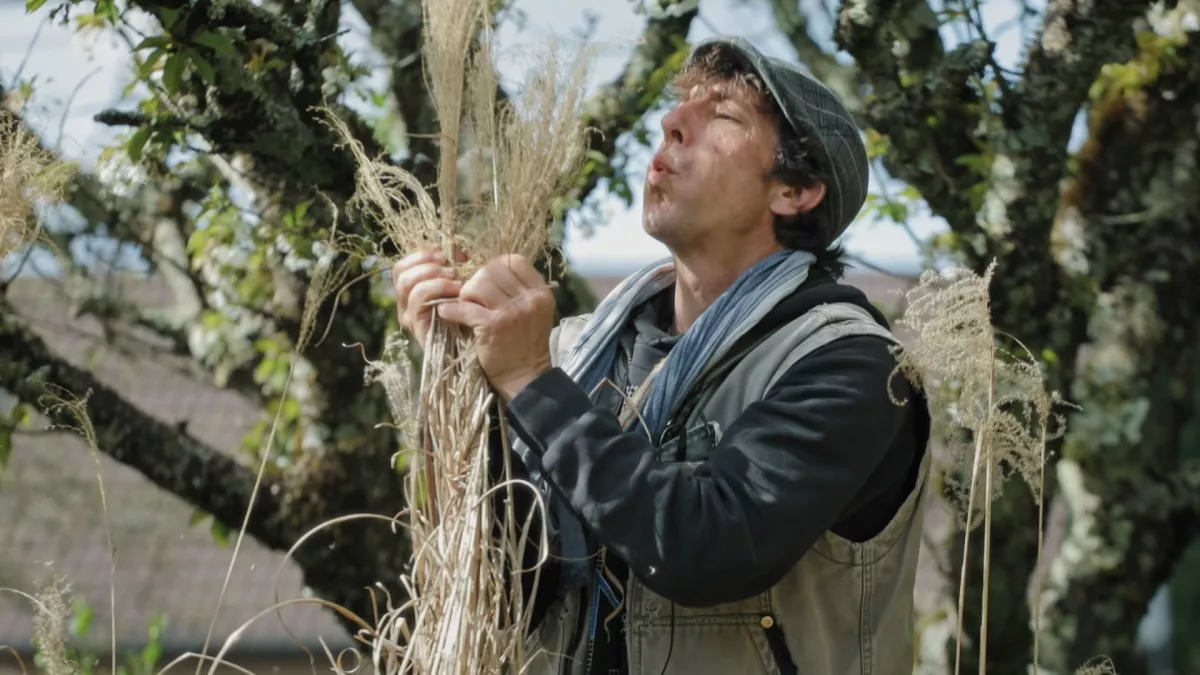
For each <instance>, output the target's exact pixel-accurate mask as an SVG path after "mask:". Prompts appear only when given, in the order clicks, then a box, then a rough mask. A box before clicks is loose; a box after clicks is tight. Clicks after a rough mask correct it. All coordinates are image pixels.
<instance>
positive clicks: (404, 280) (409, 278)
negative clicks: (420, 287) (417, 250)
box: [392, 263, 454, 307]
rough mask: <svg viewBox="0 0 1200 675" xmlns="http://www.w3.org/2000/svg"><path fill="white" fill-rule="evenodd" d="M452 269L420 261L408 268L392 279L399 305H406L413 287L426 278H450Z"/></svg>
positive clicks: (452, 275)
mask: <svg viewBox="0 0 1200 675" xmlns="http://www.w3.org/2000/svg"><path fill="white" fill-rule="evenodd" d="M452 278H454V270H453V269H451V268H449V267H442V266H441V265H439V264H437V263H422V264H419V265H417V266H415V267H411V268H408V269H406V270H404V271H403V272H401V273H400V274H398V275H396V276H395V277H394V278H393V279H392V287H393V288H394V289H395V291H396V301H397V302H398V303H400V306H401V307H407V306H408V303H409V298H410V296H411V295H412V292H413V288H414V287H416V285H417V284H419V283H421V282H422V281H425V280H427V279H452Z"/></svg>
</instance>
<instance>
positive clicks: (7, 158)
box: [0, 110, 73, 260]
mask: <svg viewBox="0 0 1200 675" xmlns="http://www.w3.org/2000/svg"><path fill="white" fill-rule="evenodd" d="M72 171H73V169H72V167H71V166H70V165H69V164H67V163H65V162H62V161H61V160H59V159H58V158H56V157H55V156H54V155H52V154H51V153H49V152H47V151H45V150H43V149H42V147H41V145H40V144H39V143H38V139H37V137H36V136H34V135H33V134H32V133H30V132H28V131H26V130H25V129H24V127H22V125H21V123H20V120H18V119H17V118H16V116H15V115H13V114H12V113H10V112H8V111H5V110H0V260H3V259H4V258H6V257H8V255H9V254H10V253H12V252H13V251H16V250H17V249H19V248H21V247H22V246H24V245H25V244H28V243H29V242H32V241H34V240H35V239H37V237H38V234H39V233H40V232H41V220H40V218H39V214H38V208H37V207H38V206H39V205H40V204H45V203H53V202H57V201H58V200H59V199H61V197H62V193H63V189H64V188H65V187H66V184H67V181H68V180H69V179H70V177H71V173H72Z"/></svg>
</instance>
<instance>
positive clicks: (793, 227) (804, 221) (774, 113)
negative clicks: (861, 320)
mask: <svg viewBox="0 0 1200 675" xmlns="http://www.w3.org/2000/svg"><path fill="white" fill-rule="evenodd" d="M714 82H733V83H735V85H737V86H739V87H744V88H745V89H746V91H748V92H750V93H751V94H752V95H753V96H754V98H755V100H756V101H757V105H758V109H759V111H760V112H762V113H763V114H765V115H766V116H767V117H769V118H771V119H772V120H774V121H775V129H776V133H777V135H778V138H779V142H778V144H777V146H776V148H775V166H774V167H773V168H772V169H771V172H770V174H769V177H771V178H778V179H779V180H781V181H783V182H784V183H785V184H787V185H790V186H792V187H795V188H799V189H804V188H809V187H812V186H814V185H816V184H818V183H824V184H826V185H828V184H829V180H830V178H829V176H830V174H829V171H828V170H827V169H826V168H825V167H824V166H822V163H821V161H820V159H819V158H818V157H817V156H816V154H815V153H814V152H813V144H812V142H811V141H810V139H808V138H807V137H804V136H801V135H799V134H797V133H796V131H795V130H794V129H793V128H792V125H791V124H789V123H788V122H787V120H786V119H785V118H784V116H783V111H782V110H780V109H779V104H778V103H776V102H775V97H773V96H771V93H770V91H769V90H768V89H767V85H766V83H764V82H763V81H762V78H760V77H759V76H758V75H757V74H756V73H755V72H754V71H753V70H752V69H751V68H750V67H749V66H748V65H747V64H746V63H745V62H744V61H742V60H741V59H740V58H739V57H738V56H737V55H736V54H735V53H734V52H733V51H732V50H731V49H728V48H726V47H723V46H720V45H717V46H714V47H712V48H710V49H708V50H707V51H706V52H705V53H704V54H703V55H701V56H700V57H699V58H698V59H696V60H694V61H693V62H692V63H691V64H690V65H689V66H688V68H686V69H685V70H684V71H683V72H681V73H680V74H679V75H678V76H677V77H676V78H675V79H674V81H673V82H672V83H671V86H670V87H669V88H668V94H669V95H670V96H671V97H673V98H676V99H678V98H680V97H682V96H683V95H684V94H685V93H686V92H688V91H690V90H691V89H692V88H693V87H695V86H696V85H703V84H711V83H714ZM827 218H829V211H828V209H826V208H825V204H824V202H822V203H821V204H819V205H818V206H817V207H816V208H815V209H813V210H811V211H808V212H805V213H798V214H796V215H794V216H776V217H775V228H774V229H775V239H776V240H778V241H779V244H780V245H781V246H783V247H784V248H789V249H794V250H800V251H807V252H809V253H812V254H813V255H815V256H816V257H817V263H816V264H817V265H818V266H820V267H823V268H825V269H826V270H827V271H828V272H829V273H830V274H831V275H832V276H833V277H834V278H835V279H836V278H840V277H841V276H842V275H843V274H845V271H846V262H845V255H846V252H845V250H844V249H843V248H842V247H841V246H832V243H833V242H830V241H826V238H825V234H824V233H825V232H828V231H829V228H827V227H826V223H825V220H826V219H827Z"/></svg>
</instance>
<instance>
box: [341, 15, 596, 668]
mask: <svg viewBox="0 0 1200 675" xmlns="http://www.w3.org/2000/svg"><path fill="white" fill-rule="evenodd" d="M424 15H425V36H426V42H425V45H424V58H425V68H426V74H427V78H428V80H429V89H430V91H431V92H432V94H433V98H434V103H435V107H436V110H437V115H438V119H439V124H440V127H441V129H440V138H441V156H440V161H439V167H438V185H437V188H436V190H437V200H436V201H435V199H434V196H433V194H431V193H430V191H429V190H428V189H427V188H426V187H425V186H423V185H420V184H419V182H418V181H417V180H416V178H415V177H414V176H412V175H411V174H409V173H407V172H405V171H404V170H402V169H400V168H398V167H396V166H394V165H390V164H387V163H382V162H377V161H374V160H373V159H372V158H370V157H367V156H366V155H365V153H364V151H363V148H362V147H361V145H359V144H358V143H357V142H355V140H354V139H353V138H352V137H351V135H350V133H349V131H348V129H347V128H346V127H345V126H344V125H343V124H342V123H341V122H340V121H338V120H337V119H336V118H334V119H332V120H331V124H332V126H333V127H334V128H335V129H336V130H338V131H339V132H340V133H341V135H342V137H343V138H344V139H345V141H346V143H347V145H348V146H349V148H350V150H351V151H352V152H353V153H354V154H355V156H356V158H357V160H358V162H359V170H358V174H357V186H358V190H357V192H356V195H355V200H354V202H355V205H356V206H357V207H358V208H359V209H360V210H361V211H363V212H364V213H365V214H366V215H367V216H368V217H369V218H370V219H372V220H374V221H376V222H378V223H380V224H382V226H383V227H384V228H385V230H386V234H387V236H388V237H390V239H391V240H392V242H393V243H394V244H395V245H396V247H397V248H398V249H399V250H401V251H404V252H412V251H415V250H420V249H428V248H433V247H440V248H441V249H442V250H444V251H445V253H446V254H447V258H448V259H452V260H453V259H457V258H458V255H459V254H462V253H465V254H466V255H465V261H461V262H458V263H456V265H457V266H458V268H459V274H460V276H461V277H462V278H466V277H468V276H469V275H470V274H471V273H473V272H474V271H475V270H476V269H477V268H478V266H480V265H481V264H482V263H484V262H486V261H487V260H489V259H491V258H493V257H496V256H498V255H502V254H505V253H516V254H520V255H523V256H526V257H529V258H532V257H534V256H536V255H538V254H539V253H540V252H541V251H542V250H543V249H544V247H545V246H546V245H547V236H548V234H547V227H546V224H547V220H548V218H549V216H550V214H551V210H552V208H553V206H554V204H555V203H556V200H557V199H559V198H561V197H562V196H563V192H564V190H565V189H566V188H567V187H568V186H569V185H570V184H571V183H572V181H573V178H574V176H573V173H574V171H575V170H576V169H577V168H578V167H579V166H580V165H581V164H582V160H583V157H584V151H585V143H584V141H585V139H584V127H583V123H582V119H583V117H582V104H583V92H584V83H585V75H586V68H585V64H586V58H585V55H584V54H583V53H582V52H581V53H579V54H577V55H576V56H575V57H573V58H564V57H563V56H562V55H561V54H560V53H559V51H558V49H556V48H552V49H550V50H548V51H547V53H546V54H543V55H540V56H539V59H538V61H537V66H536V67H535V68H534V70H533V74H532V76H531V77H530V79H529V80H528V81H527V82H526V86H525V88H524V89H523V91H522V92H521V94H520V95H519V96H518V97H515V98H514V99H513V100H509V101H504V102H498V101H497V97H496V93H497V90H498V87H497V81H496V75H495V69H494V66H493V59H494V44H493V42H492V37H491V32H490V28H489V25H488V21H489V20H490V16H489V15H488V4H487V2H486V0H426V2H425V3H424ZM464 147H465V148H466V151H465V152H464V151H462V150H460V148H464ZM434 316H435V319H434V323H433V326H432V328H431V330H430V336H429V338H428V339H427V341H426V343H427V346H426V350H425V354H424V362H423V364H422V368H421V373H420V378H419V391H420V395H419V401H418V405H417V420H418V422H419V425H418V426H417V428H419V429H420V436H419V438H413V437H411V436H410V437H409V438H408V439H407V442H406V446H408V449H409V451H410V453H411V454H410V455H409V456H410V463H409V473H408V494H407V498H408V503H409V510H408V513H407V521H408V526H409V527H410V529H411V536H412V540H413V548H414V561H413V568H412V574H411V576H410V577H406V578H405V579H403V580H402V581H403V583H404V584H405V586H406V588H407V590H408V592H409V594H410V598H411V599H410V600H409V602H408V603H406V604H405V605H404V606H401V607H395V608H391V609H390V611H389V612H388V613H387V614H386V615H385V616H384V617H383V618H382V619H381V621H380V625H379V626H378V627H377V634H376V635H375V636H373V637H372V639H371V640H372V643H373V645H374V655H373V656H374V661H375V664H376V667H377V668H379V669H381V670H383V671H385V672H388V673H407V672H415V673H422V674H428V673H439V674H440V673H470V674H472V675H479V674H491V673H496V674H498V673H501V672H505V668H506V666H508V667H514V666H515V667H516V668H518V669H519V666H520V664H521V663H522V662H523V661H524V654H523V642H524V641H523V636H524V634H525V629H526V624H527V617H526V612H525V607H526V606H528V599H526V598H522V597H521V595H520V584H519V583H518V578H517V575H519V574H520V573H521V572H522V571H523V570H522V569H521V563H520V561H521V560H522V558H523V552H524V547H525V545H526V539H527V532H528V529H529V527H528V525H529V523H528V522H525V523H520V522H516V519H515V517H514V514H512V513H509V514H507V519H506V522H507V524H508V527H507V531H506V532H505V533H504V535H503V536H502V537H500V538H499V539H497V538H496V537H495V536H494V535H493V524H494V522H495V518H496V515H497V514H494V513H492V500H491V498H490V493H491V492H492V488H491V487H490V485H489V477H488V475H487V473H486V472H487V457H488V454H487V442H488V428H489V410H490V409H491V406H492V403H493V399H492V395H491V392H490V389H489V387H488V385H487V382H486V379H485V378H484V375H483V373H482V371H481V369H480V368H479V366H478V363H477V361H476V359H475V358H474V355H473V347H472V345H473V341H472V337H471V335H469V334H468V333H466V332H464V331H462V330H460V329H458V328H456V327H453V326H449V325H446V324H442V323H440V322H438V321H437V320H436V314H435V315H434ZM390 351H392V352H393V353H394V354H395V352H399V351H402V350H398V349H392V350H390ZM396 357H397V360H395V361H391V362H388V363H383V364H379V363H377V364H373V365H372V367H371V369H370V371H369V376H370V377H371V378H373V379H375V380H378V381H382V382H383V383H384V385H385V386H386V388H387V391H388V395H389V400H390V402H391V405H392V412H393V416H394V417H395V420H396V423H397V424H398V425H400V426H401V427H408V428H410V429H411V428H412V425H410V424H406V422H407V421H408V420H410V419H411V417H412V411H411V408H410V405H409V403H408V401H407V400H406V397H405V396H404V390H405V388H406V385H407V384H408V382H410V381H411V380H412V379H416V378H410V376H409V375H408V374H407V373H405V372H404V369H405V365H406V362H405V360H404V359H403V357H402V356H401V355H398V354H396ZM506 470H507V467H506ZM516 488H517V486H516V485H515V484H514V482H513V481H510V480H508V479H507V478H506V479H505V481H504V482H503V483H502V485H501V486H500V487H498V488H496V489H505V490H512V489H516ZM526 488H527V489H531V487H530V486H526ZM509 502H510V503H511V499H510V500H509ZM542 550H545V547H544V546H543V547H542ZM406 616H407V617H410V618H411V621H410V620H409V619H406V618H405V617H406ZM401 645H403V647H401Z"/></svg>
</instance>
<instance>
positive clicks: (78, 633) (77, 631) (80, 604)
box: [68, 599, 96, 638]
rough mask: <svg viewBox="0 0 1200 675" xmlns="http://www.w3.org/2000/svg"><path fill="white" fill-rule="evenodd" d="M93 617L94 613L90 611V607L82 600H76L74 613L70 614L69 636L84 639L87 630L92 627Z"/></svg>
mask: <svg viewBox="0 0 1200 675" xmlns="http://www.w3.org/2000/svg"><path fill="white" fill-rule="evenodd" d="M95 615H96V613H95V612H94V611H92V606H91V605H89V604H87V602H85V601H83V600H80V599H76V600H75V611H74V612H73V613H72V616H71V625H70V627H69V628H68V630H70V631H71V635H72V636H74V637H76V638H82V637H86V636H87V634H88V630H90V629H91V627H92V619H93V618H94V617H95Z"/></svg>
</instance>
